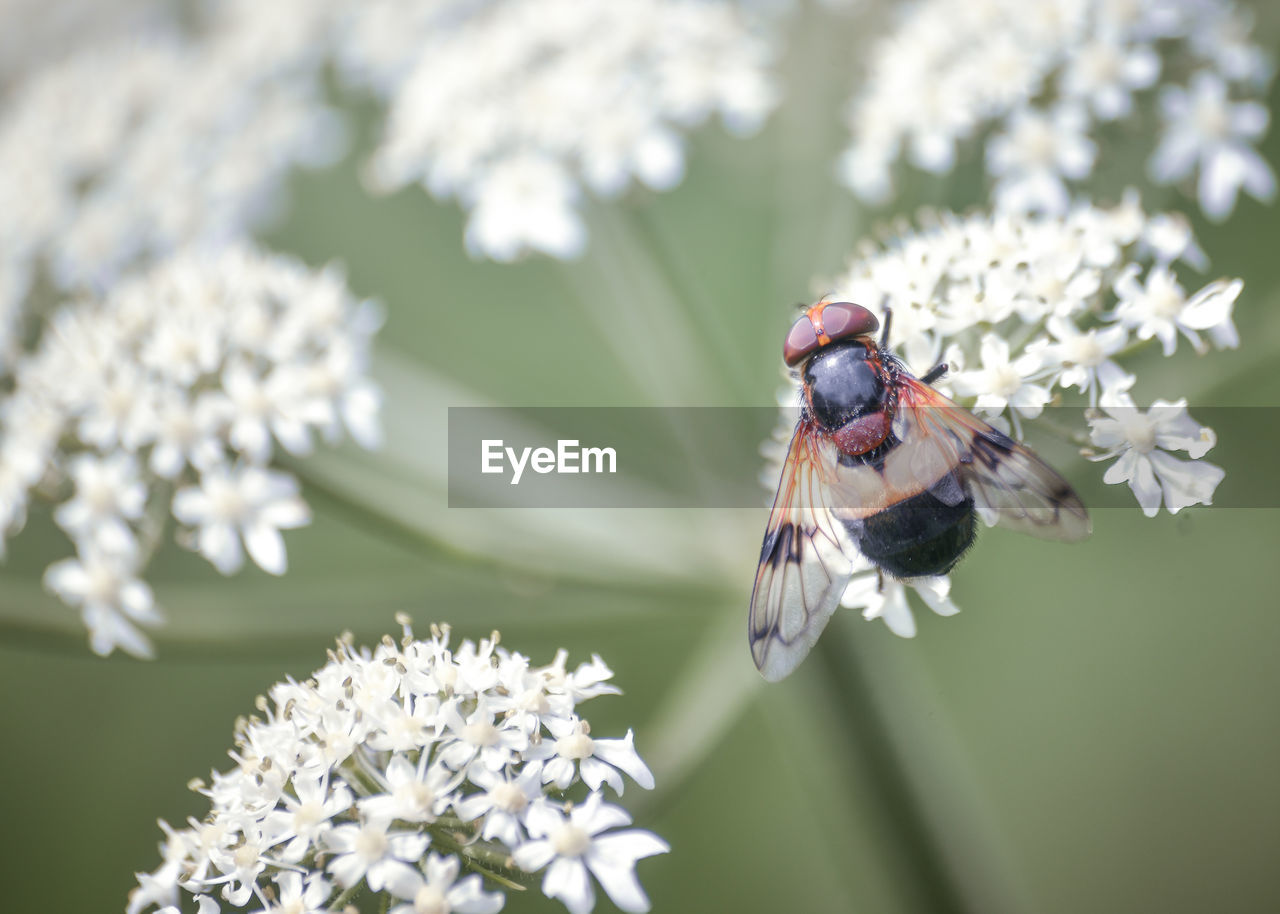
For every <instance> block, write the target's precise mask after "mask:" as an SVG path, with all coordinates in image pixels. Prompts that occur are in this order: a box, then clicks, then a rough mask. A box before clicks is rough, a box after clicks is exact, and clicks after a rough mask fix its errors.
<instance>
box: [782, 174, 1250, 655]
mask: <svg viewBox="0 0 1280 914" xmlns="http://www.w3.org/2000/svg"><path fill="white" fill-rule="evenodd" d="M921 222H922V223H923V224H924V227H923V228H922V229H920V230H918V231H912V232H905V233H903V234H901V235H900V236H898V237H896V238H893V239H892V240H890V241H888V242H886V243H884V244H874V243H873V244H868V245H866V246H865V247H864V248H863V249H862V250H861V251H859V252H858V253H857V254H856V255H855V257H854V258H853V260H852V262H851V264H850V265H849V268H848V269H847V271H846V272H845V273H844V274H843V275H842V276H840V277H838V278H837V279H835V280H832V281H827V282H824V283H823V288H824V290H830V291H829V292H828V294H827V297H828V298H831V299H845V300H849V301H855V302H865V303H866V304H867V305H868V306H870V307H872V308H873V309H874V308H885V307H888V308H892V310H893V328H894V340H890V344H891V345H893V344H894V343H895V341H896V343H897V344H898V345H897V348H898V353H899V355H901V356H902V357H903V359H904V361H905V362H906V365H907V367H908V369H909V370H912V371H913V373H915V374H916V375H920V374H922V373H924V372H925V371H927V370H928V369H929V368H931V367H932V366H933V365H935V364H937V363H939V362H943V361H945V362H946V363H947V365H948V366H949V373H948V374H947V375H945V376H944V377H943V378H942V379H941V380H940V381H938V382H937V384H936V386H937V387H938V388H939V389H940V390H942V392H943V393H946V394H948V395H949V396H951V397H953V398H954V399H956V400H957V401H958V402H959V403H960V404H962V405H964V406H966V407H968V408H970V409H972V410H973V411H974V412H975V413H976V414H977V415H979V416H981V417H982V418H983V419H985V420H986V421H987V422H990V423H992V424H993V425H996V426H999V427H1001V428H1002V429H1003V430H1005V431H1006V432H1012V434H1014V435H1015V436H1016V437H1021V436H1022V431H1023V427H1024V425H1026V424H1031V423H1036V422H1041V421H1042V417H1043V414H1044V411H1045V408H1046V407H1047V406H1049V405H1050V404H1067V405H1070V404H1079V405H1081V406H1084V407H1086V409H1082V410H1081V411H1080V412H1079V413H1078V414H1077V415H1079V417H1080V423H1079V427H1078V428H1068V429H1061V428H1059V427H1056V426H1057V423H1056V422H1055V423H1053V425H1052V426H1051V428H1052V430H1053V431H1054V432H1055V433H1059V434H1063V433H1065V434H1066V435H1067V436H1068V437H1069V439H1070V440H1071V441H1072V442H1073V443H1075V444H1077V445H1079V446H1081V447H1084V446H1086V445H1092V446H1093V447H1092V448H1090V449H1089V450H1088V451H1087V453H1088V454H1089V455H1090V456H1091V458H1092V459H1095V460H1105V459H1110V458H1117V457H1118V458H1119V459H1118V461H1117V462H1116V463H1115V464H1113V465H1112V466H1111V468H1109V469H1108V470H1107V472H1106V474H1105V475H1104V476H1103V481H1104V482H1106V483H1108V484H1112V485H1114V484H1118V483H1122V482H1128V483H1129V484H1130V487H1131V488H1132V489H1133V492H1134V494H1135V495H1136V497H1137V499H1138V502H1139V504H1140V505H1141V507H1142V509H1143V511H1144V512H1145V513H1146V514H1148V515H1154V514H1155V513H1157V511H1158V510H1159V507H1160V505H1161V502H1162V500H1163V504H1164V505H1165V507H1166V508H1167V509H1168V510H1169V511H1170V512H1171V513H1176V512H1177V511H1179V510H1181V509H1182V508H1185V507H1187V506H1189V505H1196V504H1206V505H1207V504H1211V503H1212V500H1213V492H1214V489H1215V488H1216V487H1217V485H1218V483H1219V482H1221V481H1222V478H1223V472H1222V470H1221V469H1220V468H1219V467H1216V466H1214V465H1213V464H1211V463H1209V462H1208V461H1205V460H1202V459H1201V458H1203V457H1204V455H1205V454H1206V453H1207V452H1208V450H1209V449H1210V448H1211V447H1212V446H1213V444H1214V442H1215V438H1214V435H1213V431H1212V430H1211V429H1208V428H1204V427H1201V426H1200V425H1199V424H1198V423H1196V422H1195V421H1194V420H1193V419H1192V418H1191V417H1190V416H1189V415H1188V414H1187V412H1186V401H1185V400H1182V401H1179V402H1178V403H1176V404H1169V403H1164V402H1163V401H1157V402H1156V405H1155V406H1154V407H1153V408H1152V410H1151V411H1150V413H1149V414H1147V413H1142V412H1141V411H1140V410H1138V409H1137V408H1136V407H1135V406H1134V401H1133V399H1132V397H1131V393H1130V392H1131V390H1132V388H1133V387H1134V385H1135V384H1136V383H1137V380H1138V379H1137V377H1136V376H1135V375H1134V374H1132V373H1130V372H1129V371H1128V370H1126V369H1125V368H1124V367H1123V365H1122V364H1121V363H1122V362H1123V361H1124V360H1125V357H1126V356H1127V355H1129V354H1130V353H1132V352H1133V351H1134V350H1135V349H1136V348H1138V347H1139V346H1141V345H1143V344H1147V343H1150V342H1154V341H1156V340H1159V341H1160V343H1161V346H1160V351H1161V352H1162V353H1163V354H1164V355H1165V356H1175V355H1177V354H1178V350H1179V348H1181V349H1182V354H1183V355H1186V354H1187V349H1188V345H1187V344H1190V349H1191V350H1192V354H1193V355H1197V356H1198V355H1203V354H1204V353H1205V352H1207V351H1208V349H1209V348H1210V347H1211V346H1217V347H1234V346H1236V345H1237V343H1238V342H1239V341H1238V337H1237V335H1236V330H1235V325H1234V323H1233V322H1232V317H1231V314H1232V309H1233V307H1234V304H1235V301H1236V298H1237V297H1238V296H1239V294H1240V291H1241V289H1242V288H1243V284H1242V283H1241V281H1240V280H1238V279H1236V280H1226V279H1219V280H1216V281H1213V282H1210V283H1208V284H1206V285H1204V286H1203V287H1201V288H1200V289H1199V290H1198V291H1195V292H1193V293H1188V292H1187V290H1186V289H1185V288H1184V286H1183V285H1182V280H1180V278H1179V274H1180V273H1186V272H1188V270H1187V267H1188V266H1191V265H1202V264H1203V260H1204V255H1203V253H1202V252H1201V251H1200V249H1199V248H1198V247H1197V246H1196V243H1195V239H1194V238H1193V237H1192V234H1191V231H1190V229H1189V227H1188V226H1187V224H1186V222H1185V220H1183V219H1181V218H1178V217H1176V216H1168V215H1155V216H1152V215H1148V214H1147V213H1145V212H1144V211H1143V210H1142V208H1141V206H1140V205H1139V203H1138V200H1137V197H1136V195H1133V194H1130V195H1128V196H1127V197H1126V199H1125V201H1124V202H1123V203H1122V204H1121V205H1119V206H1117V207H1114V208H1101V207H1096V206H1091V205H1079V206H1076V207H1074V208H1073V209H1071V211H1070V212H1068V213H1066V214H1065V215H1062V216H1031V215H1018V214H1014V213H1009V212H997V213H995V214H994V215H988V214H981V213H978V214H974V215H970V216H956V215H954V214H949V213H947V214H941V215H927V214H926V215H924V216H922V217H921ZM1180 342H1182V343H1183V344H1182V345H1181V347H1180V346H1179V343H1180ZM797 394H798V380H797V379H796V378H795V377H790V378H789V383H788V386H787V387H786V388H785V390H784V391H783V392H782V393H781V394H780V396H779V402H780V404H781V405H782V407H783V414H782V419H781V422H780V423H779V425H778V427H777V429H776V431H775V438H774V440H773V441H770V442H768V443H767V445H766V448H765V453H766V456H768V457H769V458H770V465H769V466H767V467H766V469H765V470H764V472H763V474H762V479H763V480H764V481H765V482H766V484H767V485H769V486H770V487H772V486H773V485H776V482H777V479H778V475H779V472H780V470H781V467H780V462H781V460H782V457H783V455H784V454H785V452H786V442H787V441H789V440H790V436H791V432H792V429H793V427H794V425H795V404H796V403H797V402H798V395H797ZM1099 406H1101V408H1102V410H1103V412H1102V413H1096V414H1095V412H1094V408H1096V407H1099ZM1058 412H1061V413H1066V412H1068V411H1065V410H1060V411H1058ZM1054 418H1055V419H1057V418H1059V417H1054ZM1046 424H1047V423H1046ZM1099 449H1100V450H1101V451H1102V453H1098V450H1099ZM1169 449H1180V450H1185V451H1187V452H1188V453H1189V454H1190V458H1191V459H1190V460H1185V461H1184V460H1180V459H1177V458H1174V457H1171V456H1169V454H1167V453H1166V452H1165V451H1167V450H1169ZM856 561H857V562H858V563H860V564H858V565H857V566H856V567H857V568H858V569H859V570H860V571H861V573H860V574H859V575H857V576H856V577H855V578H854V580H853V582H852V583H851V584H850V585H849V587H848V589H847V590H846V591H845V594H844V600H843V604H844V605H845V606H851V607H857V608H859V609H861V610H862V611H863V615H864V616H865V617H866V618H869V619H870V618H883V619H884V621H885V623H886V624H887V625H888V626H889V628H890V629H891V630H893V631H894V632H895V633H897V634H899V635H903V636H905V637H911V636H912V635H914V634H915V631H916V627H915V621H914V619H913V618H912V616H911V611H910V608H909V605H908V602H907V588H911V589H913V590H914V591H915V592H916V594H917V595H918V596H919V597H920V599H921V600H923V602H924V603H925V604H926V605H928V606H929V607H930V608H931V609H932V610H933V611H934V612H936V613H938V614H939V615H952V614H954V613H955V612H957V611H958V609H957V607H956V605H955V604H954V603H953V602H952V601H951V596H950V590H951V588H950V581H949V580H948V579H947V578H946V577H933V578H917V579H913V580H908V581H905V582H904V581H899V580H888V581H885V582H884V585H883V586H880V584H879V582H878V581H877V578H876V573H875V568H874V566H873V565H872V564H871V563H870V562H869V561H867V560H865V559H863V558H861V557H859V558H858V559H857V560H856Z"/></svg>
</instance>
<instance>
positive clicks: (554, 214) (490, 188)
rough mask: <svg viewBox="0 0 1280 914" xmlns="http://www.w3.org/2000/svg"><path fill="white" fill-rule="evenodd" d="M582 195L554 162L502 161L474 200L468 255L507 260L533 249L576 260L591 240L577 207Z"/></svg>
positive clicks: (537, 159) (538, 159) (532, 159)
mask: <svg viewBox="0 0 1280 914" xmlns="http://www.w3.org/2000/svg"><path fill="white" fill-rule="evenodd" d="M577 196H578V190H577V187H576V186H575V185H574V183H573V181H572V180H571V179H570V177H569V175H568V173H567V172H566V171H565V170H564V169H563V168H562V167H561V166H560V165H558V164H556V163H555V162H554V161H552V160H551V159H549V158H544V157H541V156H526V157H523V158H513V159H508V160H506V161H504V162H501V163H499V164H498V165H496V166H494V168H493V170H492V172H491V173H490V174H489V175H488V176H487V178H486V180H485V182H484V184H483V185H482V186H481V187H480V189H479V191H478V192H477V193H476V195H475V197H474V199H472V200H470V206H471V217H470V219H469V220H468V222H467V231H466V242H467V251H468V252H469V253H471V254H472V255H473V256H475V257H489V258H492V259H493V260H498V261H503V262H509V261H512V260H515V259H517V258H518V257H520V256H521V255H523V254H525V253H527V252H529V251H537V252H539V253H542V254H549V255H551V256H552V257H556V258H558V259H560V260H571V259H573V258H576V257H578V256H579V255H581V254H582V252H583V250H584V249H585V247H586V241H587V235H586V229H585V228H584V227H583V224H582V219H581V218H580V217H579V216H578V213H577V211H576V209H575V205H576V202H577Z"/></svg>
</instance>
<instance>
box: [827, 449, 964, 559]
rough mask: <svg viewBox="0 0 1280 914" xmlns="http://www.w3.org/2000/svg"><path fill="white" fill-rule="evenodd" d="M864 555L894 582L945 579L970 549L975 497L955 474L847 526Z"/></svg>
mask: <svg viewBox="0 0 1280 914" xmlns="http://www.w3.org/2000/svg"><path fill="white" fill-rule="evenodd" d="M849 529H850V532H851V533H852V534H853V536H854V537H856V538H857V539H858V548H859V550H861V552H862V554H863V555H865V556H866V557H867V558H868V559H870V560H871V561H872V562H874V563H875V564H876V565H878V566H879V567H881V568H883V569H884V570H885V571H886V572H887V573H888V574H891V575H893V576H894V577H898V578H913V577H918V576H921V575H934V574H946V573H947V572H948V571H950V570H951V569H952V568H953V567H954V566H955V564H956V562H958V561H960V556H962V555H964V552H965V550H966V549H968V548H969V547H970V546H971V545H973V540H974V537H975V536H976V534H977V518H976V517H975V515H974V510H973V496H972V495H970V494H969V492H968V491H967V490H966V489H965V488H964V485H963V483H962V482H961V481H960V479H959V477H958V476H957V475H956V474H955V473H951V474H949V475H947V476H944V477H943V478H942V479H940V480H938V482H936V483H934V485H933V486H932V487H931V488H929V489H926V490H925V491H924V492H921V493H920V494H919V495H914V496H912V497H911V498H908V499H906V500H905V501H901V502H898V504H896V505H893V506H892V507H890V508H886V509H885V510H883V511H881V512H880V513H878V514H873V515H871V516H870V517H867V518H864V519H862V520H861V521H858V522H856V523H854V524H851V525H850V528H849Z"/></svg>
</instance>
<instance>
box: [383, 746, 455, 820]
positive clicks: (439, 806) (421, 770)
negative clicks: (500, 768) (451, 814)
mask: <svg viewBox="0 0 1280 914" xmlns="http://www.w3.org/2000/svg"><path fill="white" fill-rule="evenodd" d="M430 762H431V754H430V753H428V752H423V753H422V754H421V755H420V756H419V758H418V762H417V764H416V765H415V764H414V763H413V762H411V761H409V759H408V758H406V757H405V756H403V755H394V756H392V757H391V760H390V761H389V762H387V765H386V774H385V776H384V777H383V778H382V781H383V783H382V786H383V787H384V789H385V790H386V791H387V792H386V793H381V794H376V795H375V796H371V797H365V798H363V799H361V800H360V810H361V812H363V813H364V814H365V815H366V816H368V817H369V818H377V819H385V820H387V821H392V820H394V819H399V820H401V821H403V822H434V821H435V820H436V817H437V816H439V815H440V814H442V813H443V812H444V811H445V810H446V809H447V808H448V807H449V805H450V804H451V803H452V802H453V800H454V797H453V791H454V790H455V789H456V788H457V786H458V784H459V783H461V781H462V776H461V775H460V774H458V773H455V772H453V771H450V770H449V769H448V768H446V767H444V765H441V764H436V765H432V764H430Z"/></svg>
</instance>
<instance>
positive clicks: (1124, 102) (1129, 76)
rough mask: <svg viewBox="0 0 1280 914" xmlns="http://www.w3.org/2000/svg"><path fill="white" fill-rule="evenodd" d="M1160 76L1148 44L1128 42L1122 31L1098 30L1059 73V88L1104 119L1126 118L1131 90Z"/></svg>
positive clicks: (1154, 57)
mask: <svg viewBox="0 0 1280 914" xmlns="http://www.w3.org/2000/svg"><path fill="white" fill-rule="evenodd" d="M1159 75H1160V56H1159V55H1158V54H1157V53H1156V52H1155V49H1154V48H1152V47H1151V45H1149V44H1145V43H1143V42H1134V43H1132V44H1128V43H1126V42H1125V41H1124V39H1123V38H1122V37H1121V32H1120V31H1119V30H1116V31H1100V32H1099V34H1098V35H1096V36H1095V38H1094V40H1093V41H1092V42H1090V43H1089V44H1087V45H1085V46H1084V47H1082V48H1081V49H1080V50H1079V52H1078V53H1077V54H1076V55H1074V56H1073V57H1072V58H1071V59H1070V60H1069V61H1068V62H1067V65H1066V69H1065V70H1064V71H1063V73H1062V78H1061V87H1062V91H1063V92H1064V93H1065V94H1066V95H1067V96H1068V97H1074V98H1078V99H1081V100H1086V101H1088V102H1089V104H1090V106H1091V107H1092V108H1093V110H1094V112H1096V113H1097V115H1098V117H1099V118H1100V119H1102V120H1105V121H1112V120H1115V119H1117V118H1121V117H1126V116H1127V115H1128V114H1129V112H1130V111H1131V110H1132V108H1133V92H1134V90H1136V89H1147V88H1150V87H1151V86H1152V85H1153V84H1154V83H1155V81H1156V79H1157V78H1158V77H1159Z"/></svg>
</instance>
